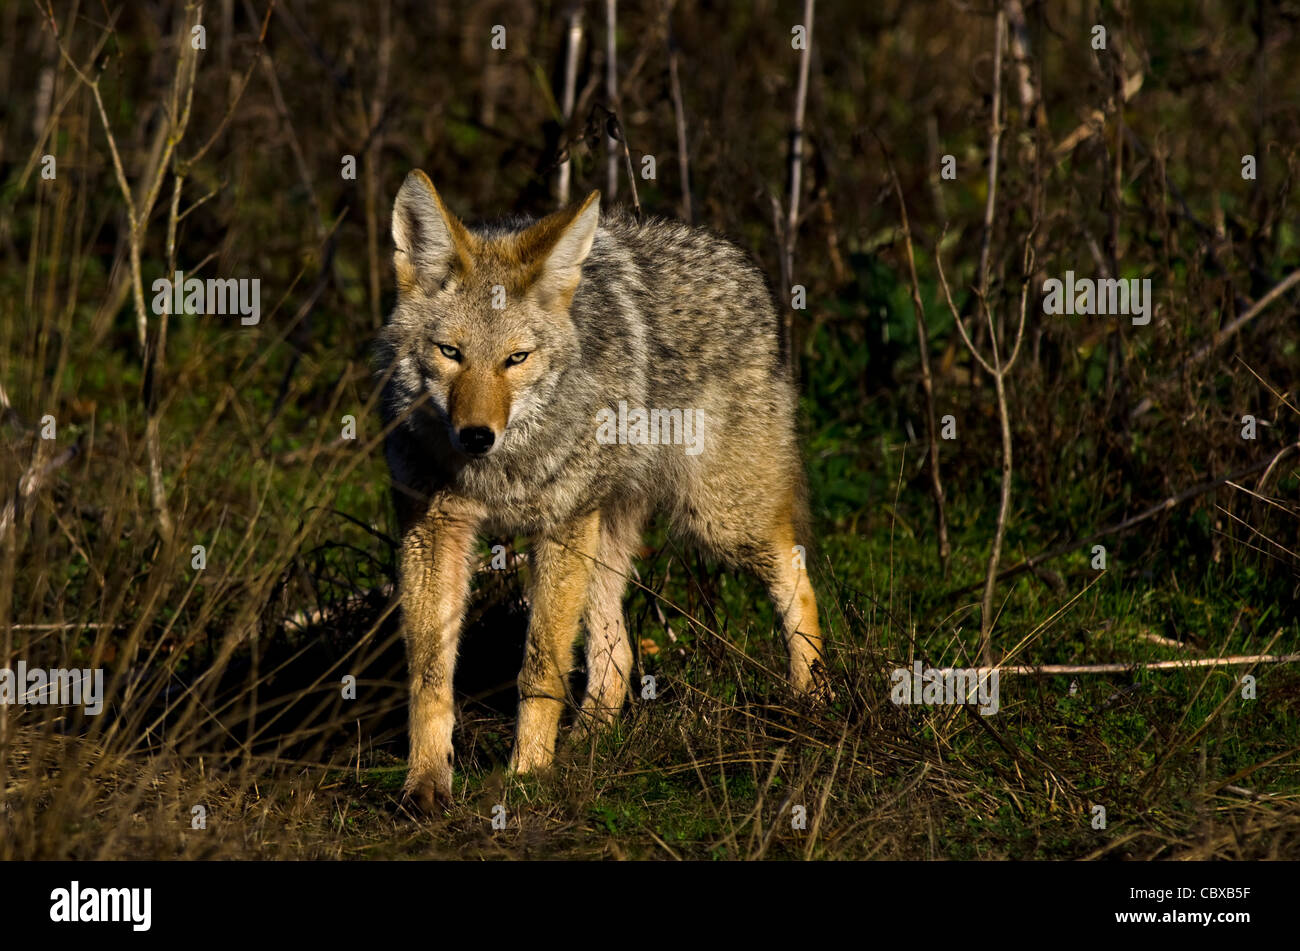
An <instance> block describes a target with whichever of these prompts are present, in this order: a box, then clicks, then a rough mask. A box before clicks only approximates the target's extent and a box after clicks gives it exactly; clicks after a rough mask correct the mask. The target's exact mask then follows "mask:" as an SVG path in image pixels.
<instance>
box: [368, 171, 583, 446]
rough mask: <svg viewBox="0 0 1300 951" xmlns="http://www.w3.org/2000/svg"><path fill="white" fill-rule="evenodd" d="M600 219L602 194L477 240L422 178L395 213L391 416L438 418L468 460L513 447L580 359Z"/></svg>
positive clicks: (414, 180) (385, 343)
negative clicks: (511, 441)
mask: <svg viewBox="0 0 1300 951" xmlns="http://www.w3.org/2000/svg"><path fill="white" fill-rule="evenodd" d="M599 214H600V193H599V192H592V193H591V194H590V195H589V196H587V200H586V201H584V202H583V203H582V204H581V205H577V206H575V207H573V208H569V209H566V210H565V211H560V212H557V213H555V214H553V215H550V216H548V217H546V218H543V219H541V220H540V221H537V222H535V223H533V224H531V225H530V226H528V227H526V228H524V229H523V230H511V229H509V228H504V227H503V228H499V229H484V230H475V231H470V230H469V229H467V228H466V227H465V226H464V225H463V224H461V222H460V221H459V220H458V219H457V218H456V216H455V215H453V214H452V213H451V212H450V211H448V210H447V207H446V206H445V205H444V204H443V203H442V199H441V198H440V197H439V195H438V193H437V191H436V190H435V189H434V187H433V183H432V182H430V181H429V178H428V176H426V175H425V174H424V173H423V172H421V171H419V170H418V169H417V170H415V171H413V172H411V173H410V174H409V175H408V176H407V177H406V181H405V182H404V183H403V184H402V188H401V190H400V191H399V192H398V193H397V200H396V202H395V203H394V205H393V244H394V246H395V250H394V253H393V263H394V265H395V268H396V271H397V288H398V297H397V307H396V309H395V310H394V312H393V316H392V319H391V321H390V322H389V325H388V327H386V328H385V330H384V333H383V335H382V338H381V352H382V353H383V361H384V363H385V364H387V367H386V369H387V370H388V371H389V372H391V374H392V375H391V378H390V381H389V384H388V397H387V404H388V410H389V412H390V413H393V414H401V413H403V412H405V411H407V410H409V409H410V408H411V407H412V406H413V405H415V404H417V403H421V404H423V406H427V407H428V408H429V411H430V412H432V413H433V414H435V415H436V416H437V417H438V418H440V419H441V420H442V422H443V423H444V424H445V425H446V427H447V429H448V432H449V434H450V441H451V444H452V446H453V447H455V448H456V449H457V450H458V451H460V452H461V453H463V454H464V455H466V456H470V457H474V456H485V455H488V454H489V453H492V452H495V451H496V450H497V449H498V448H499V447H500V446H501V445H502V444H503V443H505V442H507V440H508V437H509V431H510V429H511V426H512V424H517V423H522V422H523V421H525V420H526V419H527V418H528V416H529V415H530V414H531V413H533V412H535V411H536V410H537V409H539V408H541V407H543V406H545V405H546V404H547V402H548V401H549V399H550V397H551V396H552V394H553V392H554V390H555V388H556V383H557V382H558V380H559V378H560V375H561V374H562V373H563V371H564V369H565V368H566V367H568V366H570V365H571V364H572V363H573V362H574V361H576V359H577V357H578V344H577V339H576V335H575V333H574V327H573V323H572V321H571V320H570V318H569V305H570V304H571V303H572V301H573V295H574V292H575V291H577V289H578V281H579V279H580V278H581V276H582V263H583V261H585V260H586V258H587V255H588V253H590V251H591V244H592V241H593V239H594V238H595V236H596V223H597V219H598V217H599ZM425 394H427V400H426V399H424V397H425ZM420 408H422V407H417V411H418V410H419V409H420Z"/></svg>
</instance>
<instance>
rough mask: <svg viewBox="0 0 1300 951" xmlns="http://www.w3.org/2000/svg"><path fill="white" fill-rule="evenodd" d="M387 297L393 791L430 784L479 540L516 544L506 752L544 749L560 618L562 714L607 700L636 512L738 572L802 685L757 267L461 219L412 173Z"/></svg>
mask: <svg viewBox="0 0 1300 951" xmlns="http://www.w3.org/2000/svg"><path fill="white" fill-rule="evenodd" d="M393 238H394V243H395V245H396V251H395V256H394V260H395V265H396V270H397V278H398V287H399V294H398V303H397V307H396V309H395V310H394V313H393V316H392V319H391V320H390V322H389V324H388V326H387V327H386V328H385V329H384V331H383V333H382V334H381V337H380V341H379V347H378V361H377V362H378V367H379V370H380V373H381V375H382V377H383V379H384V399H383V407H384V414H385V418H386V421H387V422H388V424H389V426H390V427H391V430H390V432H391V435H390V436H389V439H388V443H387V447H386V449H387V455H388V460H389V465H390V469H391V471H392V475H393V480H394V496H395V500H396V503H397V507H398V513H399V519H400V521H401V527H402V556H401V565H402V567H401V577H400V589H401V590H400V594H401V600H402V608H403V629H404V634H405V638H406V642H407V647H408V656H409V659H410V662H411V676H412V681H411V682H412V687H411V771H410V775H409V778H408V790H409V791H411V792H412V793H414V794H417V795H418V797H419V798H420V799H421V800H423V801H424V803H425V804H426V805H431V804H432V800H433V799H434V798H436V797H443V798H447V797H449V796H450V793H451V731H452V724H453V721H454V715H453V710H452V700H451V679H452V669H453V665H454V658H455V646H456V640H457V638H458V636H459V629H460V622H461V617H462V615H463V611H464V606H465V600H466V598H467V594H468V589H469V569H468V563H469V557H470V554H471V553H472V549H473V546H474V543H475V539H476V537H477V535H478V533H479V532H480V531H491V532H494V533H498V534H510V533H516V532H522V533H526V534H528V535H531V536H532V537H533V539H534V552H533V558H532V568H533V598H532V602H533V608H532V617H531V620H530V626H529V634H528V647H527V649H526V651H525V658H524V667H523V670H522V671H521V673H520V678H519V686H520V711H519V726H518V740H517V744H516V749H515V753H514V756H513V758H512V766H513V767H514V768H516V769H520V770H526V769H530V768H534V767H538V766H543V765H546V764H547V763H549V761H550V758H551V755H552V752H553V747H554V743H555V737H556V730H557V726H558V721H559V715H560V712H561V709H562V708H563V706H564V704H565V702H566V699H567V698H566V696H565V684H566V683H567V680H566V676H565V675H566V674H567V672H568V669H569V667H570V666H571V662H572V656H571V652H572V647H573V643H574V640H575V638H576V635H577V632H578V627H579V624H580V622H581V623H582V624H584V625H585V627H586V629H587V639H586V641H587V667H588V670H587V673H588V686H587V694H586V697H585V699H584V700H583V701H582V703H581V705H580V712H581V717H580V720H579V726H580V727H582V728H586V727H590V726H592V725H595V724H598V723H600V722H603V721H606V720H608V719H610V718H612V716H613V715H614V714H616V713H617V712H618V709H619V708H620V707H621V706H622V704H623V702H624V700H625V699H626V696H627V690H628V678H629V675H630V672H631V667H632V650H631V643H630V640H629V636H628V633H627V629H626V626H625V624H624V621H623V613H622V605H621V601H622V595H623V589H624V585H625V579H626V577H627V574H628V572H629V571H630V568H631V559H632V554H633V552H634V551H635V549H636V548H637V547H638V546H639V544H640V538H641V532H642V529H643V527H644V525H645V522H646V520H647V518H648V517H649V516H650V514H651V513H652V512H653V511H655V510H662V511H664V512H666V513H667V514H668V515H669V516H670V517H671V520H672V524H673V525H674V526H675V528H676V529H677V530H678V531H680V532H682V533H684V534H686V535H688V536H690V537H691V538H693V539H694V540H696V541H698V542H699V543H701V544H702V545H704V546H705V547H706V548H707V549H708V550H709V551H711V552H713V553H714V554H716V555H718V556H720V557H722V558H724V559H725V560H726V561H728V562H729V563H731V564H733V565H737V566H740V567H744V568H747V569H749V570H752V571H753V572H755V573H756V574H757V575H758V576H759V577H760V578H761V579H762V580H763V581H764V582H765V584H766V585H767V587H768V589H769V591H770V593H771V594H772V597H773V598H774V599H775V600H776V602H777V606H778V608H780V609H781V612H782V614H783V621H784V629H785V636H786V641H787V646H788V648H789V651H790V669H789V676H790V680H791V682H792V684H793V686H794V687H795V689H796V690H798V691H800V692H806V691H808V690H810V689H812V688H813V687H814V686H815V685H817V684H819V683H820V677H821V663H820V657H821V637H820V633H819V630H818V625H817V610H816V602H815V599H814V596H813V592H812V589H811V587H810V585H809V584H808V581H807V576H806V574H805V572H804V556H803V552H804V550H805V548H804V546H806V545H807V544H808V540H807V538H806V536H805V534H804V521H805V519H804V512H805V500H804V490H803V484H804V482H803V466H802V462H801V460H800V458H799V454H798V449H797V440H796V434H795V405H796V398H795V392H794V388H793V385H792V383H791V380H790V374H789V373H788V371H787V368H786V363H785V357H784V354H783V352H782V346H781V336H780V327H779V324H778V320H777V315H776V312H775V310H774V308H773V305H772V300H771V296H770V294H769V292H768V290H767V285H766V283H765V281H764V279H763V276H762V273H761V272H760V271H759V270H758V268H757V267H756V266H755V265H754V264H753V262H752V260H751V259H750V258H749V257H748V255H746V254H745V253H744V252H742V251H741V250H740V249H738V248H737V247H736V246H735V245H733V244H731V243H730V242H728V241H727V240H725V239H724V238H721V237H719V236H717V235H715V234H712V233H711V232H708V231H704V230H701V229H695V228H689V227H687V226H686V225H683V224H680V223H677V222H671V221H662V220H650V221H644V222H643V221H638V220H636V219H633V218H631V217H629V216H626V215H624V214H622V213H618V212H616V213H613V214H607V215H605V216H603V217H602V216H600V214H599V195H598V194H596V193H593V194H592V195H591V196H589V197H588V199H587V200H586V202H584V203H583V204H582V205H580V206H577V207H575V208H572V209H569V210H567V211H564V212H559V213H557V214H555V215H551V216H549V217H547V218H544V219H541V220H540V221H528V220H524V219H516V220H511V221H504V222H498V223H495V224H491V225H484V226H480V227H476V228H467V227H466V226H465V225H463V224H461V223H460V221H459V220H458V219H456V218H455V216H453V215H451V214H450V213H449V212H448V211H447V210H446V208H445V206H444V205H443V204H442V201H441V199H440V198H439V196H438V194H437V192H436V191H435V190H434V189H433V187H432V184H431V183H429V181H428V179H427V178H425V176H424V175H423V173H421V172H413V173H411V175H410V176H408V178H407V181H406V183H405V184H404V185H403V186H402V189H401V191H400V192H399V194H398V197H397V201H396V204H395V206H394V210H393Z"/></svg>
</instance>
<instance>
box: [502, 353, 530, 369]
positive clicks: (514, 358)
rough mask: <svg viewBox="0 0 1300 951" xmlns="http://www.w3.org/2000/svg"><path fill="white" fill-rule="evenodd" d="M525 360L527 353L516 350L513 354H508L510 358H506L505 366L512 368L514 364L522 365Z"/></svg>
mask: <svg viewBox="0 0 1300 951" xmlns="http://www.w3.org/2000/svg"><path fill="white" fill-rule="evenodd" d="M527 359H528V351H527V350H518V351H516V352H515V353H512V354H510V356H508V357H506V366H508V367H512V366H515V365H516V364H520V363H523V362H524V361H525V360H527Z"/></svg>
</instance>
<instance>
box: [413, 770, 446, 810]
mask: <svg viewBox="0 0 1300 951" xmlns="http://www.w3.org/2000/svg"><path fill="white" fill-rule="evenodd" d="M402 793H403V797H404V798H405V799H406V801H407V802H409V803H411V804H412V805H413V806H414V807H415V808H416V809H418V810H419V811H420V812H422V813H424V814H425V815H426V816H433V815H437V814H438V813H439V812H441V811H443V810H445V809H448V808H450V807H451V770H450V769H449V770H447V772H446V774H445V775H443V776H435V775H434V774H433V773H431V772H426V773H418V774H417V773H411V774H409V775H408V776H407V777H406V785H405V787H404V788H403V790H402Z"/></svg>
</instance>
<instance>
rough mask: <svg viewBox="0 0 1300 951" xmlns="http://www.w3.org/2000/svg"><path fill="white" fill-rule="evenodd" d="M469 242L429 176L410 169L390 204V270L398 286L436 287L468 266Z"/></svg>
mask: <svg viewBox="0 0 1300 951" xmlns="http://www.w3.org/2000/svg"><path fill="white" fill-rule="evenodd" d="M471 244H472V238H471V236H470V234H469V232H467V231H466V230H465V226H464V225H462V224H461V223H460V222H459V221H458V220H457V219H456V216H455V215H453V214H452V213H451V212H450V211H448V210H447V207H446V206H445V205H444V204H443V203H442V199H441V198H440V197H438V192H437V190H436V189H435V188H434V187H433V182H431V181H429V176H428V175H425V174H424V172H422V171H420V170H419V169H418V168H417V169H413V170H412V171H411V173H410V174H409V175H407V176H406V181H404V182H402V187H401V188H400V189H399V190H398V192H397V200H396V201H394V202H393V267H394V269H395V270H396V271H397V286H398V287H399V288H400V289H401V290H403V291H405V290H408V289H410V288H411V287H413V286H415V285H417V284H420V285H424V286H434V287H436V286H437V285H438V283H439V282H440V281H442V280H443V279H444V278H446V276H447V275H448V274H449V273H451V271H452V270H453V269H455V268H457V267H460V268H462V269H463V268H467V267H468V265H469V263H470V253H469V252H470V246H471Z"/></svg>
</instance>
